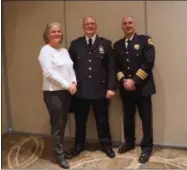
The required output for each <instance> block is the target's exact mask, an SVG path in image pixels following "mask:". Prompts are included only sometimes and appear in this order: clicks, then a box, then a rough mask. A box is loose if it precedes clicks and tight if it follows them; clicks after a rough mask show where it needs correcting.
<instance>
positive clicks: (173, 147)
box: [7, 131, 187, 149]
mask: <svg viewBox="0 0 187 170" xmlns="http://www.w3.org/2000/svg"><path fill="white" fill-rule="evenodd" d="M7 133H16V134H20V135H28V136H31V135H32V136H42V137H43V138H51V136H50V135H48V134H42V133H28V132H20V131H11V132H7ZM74 140H75V138H74V137H65V141H74ZM87 143H99V141H98V140H97V139H92V138H87ZM120 144H121V141H117V140H113V146H114V147H118V146H119V145H120ZM136 146H140V143H138V142H137V143H136ZM154 147H160V148H168V149H187V145H173V144H156V143H155V144H154Z"/></svg>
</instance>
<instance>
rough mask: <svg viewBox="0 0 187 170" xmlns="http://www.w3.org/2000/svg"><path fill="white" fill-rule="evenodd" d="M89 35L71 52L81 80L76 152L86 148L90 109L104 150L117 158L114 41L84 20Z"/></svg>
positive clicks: (89, 18)
mask: <svg viewBox="0 0 187 170" xmlns="http://www.w3.org/2000/svg"><path fill="white" fill-rule="evenodd" d="M83 30H84V32H85V35H84V36H83V37H80V38H77V39H76V40H73V41H72V42H71V45H70V48H69V53H70V56H71V58H72V60H73V62H74V69H75V73H76V77H77V93H76V100H75V101H74V102H75V122H76V134H75V151H74V153H73V155H75V156H77V155H79V154H80V152H81V151H83V150H84V149H85V136H86V122H87V117H88V112H89V109H90V106H91V107H92V109H93V111H94V115H95V119H96V124H97V131H98V136H99V140H100V143H101V146H102V150H103V151H104V152H105V153H106V155H107V156H108V157H110V158H113V157H115V153H114V151H113V150H112V140H111V134H110V128H109V119H108V107H109V99H110V98H111V97H112V96H114V95H115V88H116V87H115V86H116V70H115V59H114V53H113V49H112V46H111V41H109V40H107V39H105V38H102V37H99V36H98V35H97V34H96V30H97V24H96V21H95V19H94V18H93V17H85V18H84V19H83Z"/></svg>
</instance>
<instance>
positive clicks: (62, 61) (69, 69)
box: [38, 23, 76, 169]
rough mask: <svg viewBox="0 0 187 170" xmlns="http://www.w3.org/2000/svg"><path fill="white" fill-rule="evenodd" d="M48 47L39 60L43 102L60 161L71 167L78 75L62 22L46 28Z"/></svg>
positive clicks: (44, 36) (55, 151)
mask: <svg viewBox="0 0 187 170" xmlns="http://www.w3.org/2000/svg"><path fill="white" fill-rule="evenodd" d="M43 39H44V42H45V45H44V46H43V47H42V48H41V50H40V54H39V57H38V60H39V63H40V66H41V68H42V72H43V85H42V91H43V99H44V103H45V105H46V108H47V110H48V112H49V116H50V125H51V135H52V137H53V149H54V153H55V157H56V160H57V162H58V164H59V165H60V166H61V167H62V168H66V169H67V168H69V164H68V161H67V160H66V158H67V155H66V154H65V152H64V148H63V142H64V133H65V127H66V124H67V120H68V112H69V106H70V100H71V95H74V94H75V93H76V76H75V72H74V69H73V62H72V60H71V58H70V55H69V53H68V51H67V49H65V48H63V47H62V46H61V42H62V40H63V33H62V29H61V25H60V24H59V23H50V24H47V25H46V28H45V31H44V33H43Z"/></svg>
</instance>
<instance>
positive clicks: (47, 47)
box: [40, 44, 51, 51]
mask: <svg viewBox="0 0 187 170" xmlns="http://www.w3.org/2000/svg"><path fill="white" fill-rule="evenodd" d="M50 49H51V48H50V46H49V45H48V44H45V45H43V46H42V47H41V48H40V51H48V50H50Z"/></svg>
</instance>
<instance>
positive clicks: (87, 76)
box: [69, 36, 116, 99]
mask: <svg viewBox="0 0 187 170" xmlns="http://www.w3.org/2000/svg"><path fill="white" fill-rule="evenodd" d="M69 53H70V56H71V58H72V60H73V62H74V69H75V73H76V78H77V93H76V97H77V98H84V99H101V98H105V97H106V92H107V90H108V89H109V90H115V88H116V69H115V59H114V52H113V49H112V46H111V41H109V40H107V39H105V38H101V37H99V36H96V39H95V42H94V44H93V45H92V47H91V48H89V47H88V45H87V43H86V38H85V37H84V36H83V37H80V38H78V39H76V40H73V41H72V42H71V45H70V48H69Z"/></svg>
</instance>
